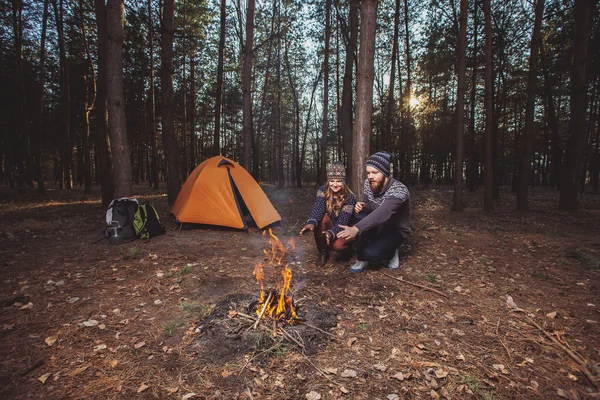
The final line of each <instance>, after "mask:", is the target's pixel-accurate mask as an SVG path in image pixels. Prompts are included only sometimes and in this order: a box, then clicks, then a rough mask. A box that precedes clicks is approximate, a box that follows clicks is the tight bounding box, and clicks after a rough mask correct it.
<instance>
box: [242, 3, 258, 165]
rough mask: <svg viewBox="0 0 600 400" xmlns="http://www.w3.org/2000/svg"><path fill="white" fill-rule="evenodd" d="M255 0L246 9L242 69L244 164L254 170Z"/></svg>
mask: <svg viewBox="0 0 600 400" xmlns="http://www.w3.org/2000/svg"><path fill="white" fill-rule="evenodd" d="M255 5H256V1H255V0H248V5H247V7H248V8H247V9H246V45H245V46H244V66H243V69H242V93H243V95H242V109H243V116H242V136H243V138H244V158H243V166H244V168H246V170H247V171H252V137H253V135H254V132H253V131H254V129H253V126H252V52H253V46H254V8H255Z"/></svg>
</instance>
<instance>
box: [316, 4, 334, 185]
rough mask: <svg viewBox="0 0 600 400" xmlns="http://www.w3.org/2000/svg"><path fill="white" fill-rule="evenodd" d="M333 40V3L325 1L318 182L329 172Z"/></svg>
mask: <svg viewBox="0 0 600 400" xmlns="http://www.w3.org/2000/svg"><path fill="white" fill-rule="evenodd" d="M330 38H331V1H330V0H325V49H324V57H323V127H322V130H321V166H320V168H319V177H318V179H317V180H318V181H319V182H322V181H323V180H324V179H325V175H326V172H325V171H326V170H327V136H328V132H329V120H328V118H327V116H328V114H329V112H328V111H329V42H330Z"/></svg>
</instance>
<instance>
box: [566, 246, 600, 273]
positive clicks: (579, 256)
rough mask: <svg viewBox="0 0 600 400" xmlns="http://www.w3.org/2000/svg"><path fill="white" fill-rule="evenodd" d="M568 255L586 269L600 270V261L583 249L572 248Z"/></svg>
mask: <svg viewBox="0 0 600 400" xmlns="http://www.w3.org/2000/svg"><path fill="white" fill-rule="evenodd" d="M567 254H568V255H569V257H572V258H574V259H576V260H577V261H579V263H580V264H581V266H582V267H583V268H585V269H600V260H598V259H597V258H596V257H594V256H592V255H591V254H589V253H587V252H585V251H583V250H581V249H578V248H576V247H574V248H570V249H569V250H568V252H567Z"/></svg>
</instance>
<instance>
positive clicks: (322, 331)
mask: <svg viewBox="0 0 600 400" xmlns="http://www.w3.org/2000/svg"><path fill="white" fill-rule="evenodd" d="M298 322H299V323H300V324H302V325H304V326H308V327H309V328H313V329H314V330H317V331H319V332H321V333H324V334H326V335H329V336H331V337H332V338H334V339H337V337H336V336H335V335H334V334H332V333H329V332H327V331H324V330H323V329H321V328H318V327H316V326H314V325H311V324H309V323H308V322H304V321H298Z"/></svg>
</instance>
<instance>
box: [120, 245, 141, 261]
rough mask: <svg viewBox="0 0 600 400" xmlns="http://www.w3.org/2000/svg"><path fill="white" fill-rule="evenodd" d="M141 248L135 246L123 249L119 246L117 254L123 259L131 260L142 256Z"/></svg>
mask: <svg viewBox="0 0 600 400" xmlns="http://www.w3.org/2000/svg"><path fill="white" fill-rule="evenodd" d="M142 253H143V252H142V250H141V249H138V248H137V247H130V248H128V249H127V250H125V249H124V248H123V247H120V248H119V255H121V256H122V257H123V260H133V259H136V258H140V257H141V256H142Z"/></svg>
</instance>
